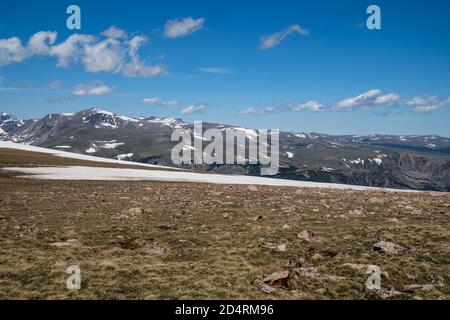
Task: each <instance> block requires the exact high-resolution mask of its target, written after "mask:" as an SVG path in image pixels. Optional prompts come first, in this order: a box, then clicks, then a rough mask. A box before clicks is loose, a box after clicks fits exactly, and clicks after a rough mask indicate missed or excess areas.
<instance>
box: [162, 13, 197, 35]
mask: <svg viewBox="0 0 450 320" xmlns="http://www.w3.org/2000/svg"><path fill="white" fill-rule="evenodd" d="M204 23H205V18H199V19H192V17H187V18H182V19H172V20H169V21H167V22H166V24H165V26H164V36H165V37H167V38H180V37H184V36H187V35H189V34H191V33H194V32H196V31H198V30H200V29H201V28H203V25H204Z"/></svg>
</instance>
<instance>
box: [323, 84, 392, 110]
mask: <svg viewBox="0 0 450 320" xmlns="http://www.w3.org/2000/svg"><path fill="white" fill-rule="evenodd" d="M399 101H400V96H399V95H398V94H395V93H388V94H382V92H381V90H380V89H373V90H369V91H367V92H364V93H361V94H359V95H357V96H355V97H350V98H346V99H343V100H340V101H338V102H336V103H335V104H334V105H333V106H331V108H332V109H334V110H336V111H349V110H355V109H361V108H369V107H373V106H377V105H384V106H391V105H393V104H395V103H398V102H399Z"/></svg>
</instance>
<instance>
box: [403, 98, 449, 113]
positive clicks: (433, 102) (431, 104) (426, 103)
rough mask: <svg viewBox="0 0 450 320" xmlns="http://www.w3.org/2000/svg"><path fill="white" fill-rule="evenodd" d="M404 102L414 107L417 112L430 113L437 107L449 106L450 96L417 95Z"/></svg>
mask: <svg viewBox="0 0 450 320" xmlns="http://www.w3.org/2000/svg"><path fill="white" fill-rule="evenodd" d="M406 104H407V105H408V106H410V107H413V108H414V111H415V112H417V113H430V112H433V111H435V110H437V109H440V108H443V107H448V106H450V97H448V98H446V99H445V98H440V97H438V96H428V95H423V96H417V97H414V98H412V99H410V100H407V101H406Z"/></svg>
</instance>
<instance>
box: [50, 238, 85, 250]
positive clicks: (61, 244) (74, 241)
mask: <svg viewBox="0 0 450 320" xmlns="http://www.w3.org/2000/svg"><path fill="white" fill-rule="evenodd" d="M50 245H51V246H54V247H58V248H61V247H75V246H78V245H80V242H79V241H78V240H77V239H69V240H66V241H64V242H54V243H52V244H50Z"/></svg>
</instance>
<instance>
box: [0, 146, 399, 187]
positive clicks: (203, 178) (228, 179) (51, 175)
mask: <svg viewBox="0 0 450 320" xmlns="http://www.w3.org/2000/svg"><path fill="white" fill-rule="evenodd" d="M0 148H12V149H19V150H27V151H35V152H42V153H48V154H53V155H55V156H60V157H67V158H73V159H81V160H89V161H96V162H104V163H119V164H127V165H140V166H145V167H152V168H161V169H173V168H171V167H164V166H156V165H150V164H142V163H137V162H130V161H120V160H113V159H106V158H99V157H93V156H87V155H81V154H76V153H70V152H65V151H59V150H52V149H46V148H40V147H34V146H29V145H22V144H17V143H12V142H2V141H0ZM2 170H9V171H16V172H20V173H22V174H23V176H21V177H25V178H34V179H47V180H105V181H127V180H134V181H145V180H151V181H173V182H197V183H214V184H248V185H267V186H287V187H302V188H333V189H353V190H384V191H408V190H395V189H385V188H373V187H364V186H354V185H344V184H334V183H320V182H306V181H296V180H286V179H274V178H265V177H254V176H242V175H221V174H204V173H193V172H186V171H179V172H175V171H165V170H164V171H162V170H141V169H128V168H123V169H122V168H102V167H85V166H46V167H34V168H24V167H8V168H2Z"/></svg>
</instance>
